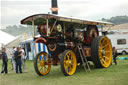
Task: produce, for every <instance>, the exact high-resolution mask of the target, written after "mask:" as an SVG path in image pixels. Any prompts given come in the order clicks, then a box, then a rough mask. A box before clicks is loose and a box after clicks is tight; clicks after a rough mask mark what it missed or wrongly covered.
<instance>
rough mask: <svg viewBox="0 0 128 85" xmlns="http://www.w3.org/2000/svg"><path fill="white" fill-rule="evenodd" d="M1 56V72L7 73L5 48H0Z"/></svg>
mask: <svg viewBox="0 0 128 85" xmlns="http://www.w3.org/2000/svg"><path fill="white" fill-rule="evenodd" d="M1 56H2V61H3V65H2V71H1V73H5V74H7V73H8V57H7V54H6V48H2V54H1Z"/></svg>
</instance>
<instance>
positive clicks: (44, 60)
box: [37, 52, 51, 75]
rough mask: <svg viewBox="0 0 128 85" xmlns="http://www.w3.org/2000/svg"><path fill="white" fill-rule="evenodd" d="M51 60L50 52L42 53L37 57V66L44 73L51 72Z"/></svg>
mask: <svg viewBox="0 0 128 85" xmlns="http://www.w3.org/2000/svg"><path fill="white" fill-rule="evenodd" d="M49 62H50V59H49V58H48V54H47V53H45V52H42V53H40V55H39V56H38V59H37V68H38V71H39V72H40V73H41V74H42V75H46V74H48V73H49V71H50V69H51V64H50V63H49Z"/></svg>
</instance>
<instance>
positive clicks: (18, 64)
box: [15, 47, 22, 73]
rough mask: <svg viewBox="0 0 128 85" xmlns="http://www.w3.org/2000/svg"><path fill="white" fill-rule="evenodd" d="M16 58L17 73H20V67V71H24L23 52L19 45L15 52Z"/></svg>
mask: <svg viewBox="0 0 128 85" xmlns="http://www.w3.org/2000/svg"><path fill="white" fill-rule="evenodd" d="M15 60H16V73H18V69H19V71H20V73H22V68H21V52H20V48H19V47H17V50H16V52H15Z"/></svg>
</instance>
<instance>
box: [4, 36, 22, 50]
mask: <svg viewBox="0 0 128 85" xmlns="http://www.w3.org/2000/svg"><path fill="white" fill-rule="evenodd" d="M20 37H21V36H17V37H15V38H14V39H13V40H12V41H10V42H9V43H7V44H6V45H5V46H6V47H8V48H11V47H13V46H15V47H18V46H19V44H20Z"/></svg>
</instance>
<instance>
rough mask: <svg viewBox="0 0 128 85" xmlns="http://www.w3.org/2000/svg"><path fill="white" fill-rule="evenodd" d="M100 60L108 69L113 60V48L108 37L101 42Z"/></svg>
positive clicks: (99, 49)
mask: <svg viewBox="0 0 128 85" xmlns="http://www.w3.org/2000/svg"><path fill="white" fill-rule="evenodd" d="M98 51H99V59H100V62H101V65H102V66H103V67H108V66H109V65H110V63H111V60H112V46H111V42H110V40H109V39H108V38H107V37H103V38H102V39H101V40H100V42H99V48H98Z"/></svg>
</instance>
